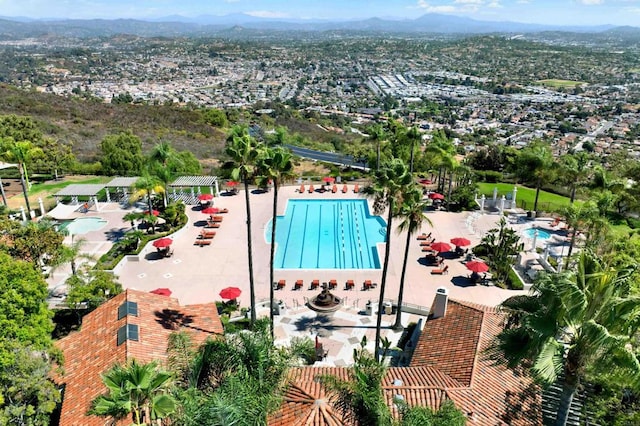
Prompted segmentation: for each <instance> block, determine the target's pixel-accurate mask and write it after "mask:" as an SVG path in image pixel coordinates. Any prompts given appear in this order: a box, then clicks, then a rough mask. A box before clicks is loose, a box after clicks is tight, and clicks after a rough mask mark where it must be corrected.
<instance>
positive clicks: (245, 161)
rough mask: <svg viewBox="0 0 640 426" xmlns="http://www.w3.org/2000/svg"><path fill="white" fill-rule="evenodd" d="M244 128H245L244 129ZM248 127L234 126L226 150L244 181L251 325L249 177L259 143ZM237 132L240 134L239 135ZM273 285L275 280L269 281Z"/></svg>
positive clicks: (253, 316) (253, 318)
mask: <svg viewBox="0 0 640 426" xmlns="http://www.w3.org/2000/svg"><path fill="white" fill-rule="evenodd" d="M243 129H244V130H243ZM245 130H246V128H237V127H236V126H234V128H233V130H232V132H233V134H234V136H233V138H232V139H231V140H230V141H229V140H228V141H227V145H226V148H225V152H226V153H227V155H229V156H230V157H231V159H232V160H233V162H234V163H235V164H234V166H235V167H234V169H233V171H232V172H231V176H232V178H233V179H234V180H242V182H243V183H244V197H245V206H246V207H247V256H248V258H249V293H250V298H251V325H253V324H254V323H255V321H256V291H255V283H254V279H253V248H252V247H253V246H252V242H251V204H250V203H249V179H250V178H251V177H252V176H253V172H254V167H255V164H256V159H257V155H258V149H257V148H258V144H257V142H256V141H255V139H253V138H252V137H251V136H249V133H248V131H245ZM236 134H238V135H240V136H237V135H236ZM269 285H270V286H271V285H273V282H271V283H269Z"/></svg>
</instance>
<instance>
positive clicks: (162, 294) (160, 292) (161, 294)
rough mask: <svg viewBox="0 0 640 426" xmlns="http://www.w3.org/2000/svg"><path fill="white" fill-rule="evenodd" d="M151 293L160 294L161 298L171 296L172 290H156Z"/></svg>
mask: <svg viewBox="0 0 640 426" xmlns="http://www.w3.org/2000/svg"><path fill="white" fill-rule="evenodd" d="M149 293H153V294H159V295H160V296H167V297H168V296H171V290H169V289H168V288H164V287H163V288H156V289H155V290H151V291H150V292H149Z"/></svg>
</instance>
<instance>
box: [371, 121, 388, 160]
mask: <svg viewBox="0 0 640 426" xmlns="http://www.w3.org/2000/svg"><path fill="white" fill-rule="evenodd" d="M385 138H386V133H385V131H384V129H383V128H382V126H381V125H379V124H375V125H373V126H372V127H371V129H369V140H370V141H373V142H375V143H376V170H380V145H382V143H383V142H384V140H385Z"/></svg>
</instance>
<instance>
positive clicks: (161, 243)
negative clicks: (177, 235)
mask: <svg viewBox="0 0 640 426" xmlns="http://www.w3.org/2000/svg"><path fill="white" fill-rule="evenodd" d="M171 243H173V240H172V239H171V238H166V237H165V238H160V239H158V240H155V241H154V242H153V246H154V247H155V248H167V247H169V246H170V245H171Z"/></svg>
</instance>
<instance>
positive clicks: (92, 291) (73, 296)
mask: <svg viewBox="0 0 640 426" xmlns="http://www.w3.org/2000/svg"><path fill="white" fill-rule="evenodd" d="M65 284H66V285H67V288H68V292H67V298H66V300H65V301H66V303H67V305H68V306H69V307H70V308H71V309H73V310H75V311H76V312H79V311H80V310H84V312H85V314H87V313H89V312H91V311H93V310H94V309H96V308H97V307H98V306H100V305H102V304H103V303H104V302H106V301H107V300H109V299H111V298H113V297H115V296H117V295H118V294H120V293H122V285H120V283H119V282H118V277H116V276H115V275H113V274H112V273H109V272H107V271H101V270H99V269H89V270H86V271H82V272H80V273H77V274H74V275H72V276H70V277H69V278H67V281H66V282H65Z"/></svg>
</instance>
